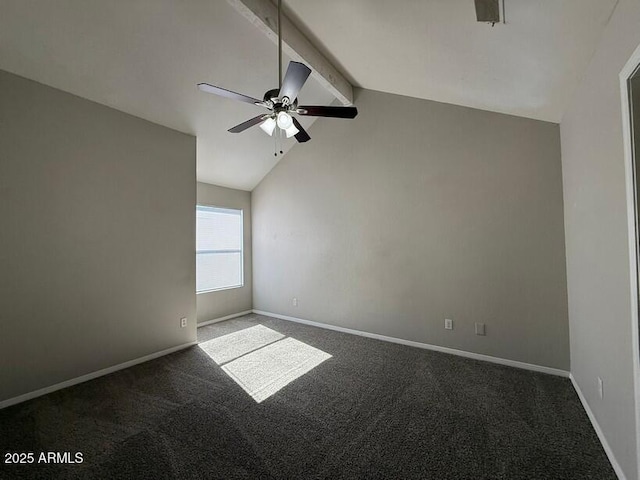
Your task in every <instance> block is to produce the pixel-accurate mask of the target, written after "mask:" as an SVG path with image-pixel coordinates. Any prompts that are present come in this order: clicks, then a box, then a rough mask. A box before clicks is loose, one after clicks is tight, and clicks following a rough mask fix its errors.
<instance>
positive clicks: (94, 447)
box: [0, 315, 616, 480]
mask: <svg viewBox="0 0 640 480" xmlns="http://www.w3.org/2000/svg"><path fill="white" fill-rule="evenodd" d="M258 323H260V324H263V325H265V326H267V327H269V328H271V329H273V330H277V331H278V332H280V333H283V334H285V335H287V336H290V337H293V338H295V339H297V340H300V341H303V342H305V343H307V344H309V345H312V346H314V347H316V348H319V349H321V350H323V351H325V352H327V353H330V354H331V355H332V356H333V357H332V358H331V359H329V360H327V361H325V362H324V363H322V364H321V365H319V366H318V367H316V368H314V369H313V370H311V371H310V372H309V373H307V374H306V375H304V376H302V377H300V378H298V379H297V380H295V381H293V382H292V383H290V384H289V385H287V386H286V387H284V388H283V389H282V390H280V391H279V392H278V393H276V394H275V395H273V396H272V397H270V398H268V399H266V400H265V401H264V402H262V403H260V404H258V403H256V402H255V401H254V400H253V399H252V398H251V397H250V396H249V395H248V394H247V393H246V392H245V391H244V390H242V388H240V387H239V386H238V385H237V384H236V383H235V382H234V381H233V380H232V379H231V378H229V377H228V376H227V375H226V374H225V373H224V372H223V371H222V369H221V368H220V367H219V366H217V365H216V364H215V362H213V361H212V360H211V359H210V358H209V357H208V356H207V355H206V354H205V353H204V352H202V350H201V349H200V348H198V347H193V348H190V349H188V350H184V351H181V352H178V353H175V354H172V355H169V356H166V357H163V358H160V359H157V360H154V361H151V362H148V363H145V364H142V365H138V366H136V367H132V368H129V369H127V370H123V371H120V372H117V373H114V374H112V375H108V376H106V377H102V378H99V379H96V380H93V381H91V382H87V383H84V384H81V385H77V386H75V387H71V388H68V389H65V390H62V391H59V392H55V393H52V394H50V395H47V396H45V397H41V398H38V399H35V400H32V401H29V402H26V403H23V404H20V405H16V406H13V407H10V408H7V409H4V410H1V411H0V452H2V454H3V455H2V457H3V460H4V453H5V452H36V453H37V452H42V451H45V452H46V451H57V452H67V451H69V452H82V453H83V456H84V462H83V463H82V464H75V465H45V464H40V465H4V464H0V478H3V479H13V478H38V479H41V478H42V479H49V478H72V479H76V478H78V479H79V478H83V479H85V478H91V479H154V480H156V479H173V478H177V479H276V478H286V479H303V478H313V479H341V478H344V479H355V478H367V479H376V478H379V479H395V478H402V479H409V478H416V479H418V478H419V479H437V480H445V479H508V480H517V479H527V480H531V479H598V480H605V479H615V478H616V477H615V474H614V472H613V470H612V468H611V466H610V465H609V463H608V461H607V458H606V456H605V454H604V452H603V450H602V447H601V445H600V443H599V442H598V439H597V437H596V434H595V432H594V431H593V428H592V427H591V425H590V423H589V420H588V418H587V416H586V414H585V412H584V410H583V409H582V407H581V405H580V401H579V399H578V397H577V395H576V393H575V392H574V390H573V388H572V386H571V383H570V382H569V380H567V379H564V378H558V377H554V376H550V375H545V374H539V373H534V372H529V371H525V370H518V369H514V368H509V367H503V366H500V365H493V364H489V363H483V362H478V361H474V360H468V359H464V358H460V357H455V356H450V355H446V354H441V353H437V352H430V351H426V350H420V349H415V348H410V347H405V346H401V345H395V344H392V343H386V342H380V341H376V340H371V339H367V338H363V337H357V336H352V335H346V334H342V333H337V332H332V331H328V330H323V329H317V328H313V327H308V326H304V325H298V324H295V323H289V322H285V321H281V320H276V319H272V318H268V317H263V316H258V315H249V316H246V317H242V318H239V319H235V320H231V321H227V322H223V323H219V324H216V325H211V326H208V327H204V328H201V329H200V330H199V335H200V341H204V340H208V339H211V338H214V337H218V336H221V335H225V334H227V333H231V332H234V331H237V330H240V329H243V328H247V327H250V326H253V325H255V324H258Z"/></svg>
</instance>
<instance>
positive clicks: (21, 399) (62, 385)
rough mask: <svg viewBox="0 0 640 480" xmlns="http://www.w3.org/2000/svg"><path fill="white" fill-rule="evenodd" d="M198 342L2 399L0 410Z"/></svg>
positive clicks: (184, 344)
mask: <svg viewBox="0 0 640 480" xmlns="http://www.w3.org/2000/svg"><path fill="white" fill-rule="evenodd" d="M197 344H198V342H189V343H183V344H182V345H178V346H177V347H172V348H167V349H166V350H161V351H160V352H155V353H152V354H150V355H145V356H144V357H140V358H135V359H133V360H129V361H128V362H124V363H120V364H118V365H114V366H113V367H107V368H103V369H102V370H98V371H95V372H91V373H87V374H86V375H82V376H80V377H76V378H72V379H71V380H65V381H64V382H60V383H56V384H55V385H50V386H48V387H45V388H41V389H39V390H35V391H33V392H29V393H25V394H23V395H19V396H17V397H13V398H9V399H7V400H2V401H0V410H2V409H3V408H6V407H10V406H11V405H15V404H17V403H22V402H26V401H27V400H31V399H33V398H36V397H41V396H42V395H46V394H48V393H52V392H55V391H56V390H61V389H63V388H67V387H71V386H72V385H77V384H78V383H83V382H87V381H89V380H93V379H94V378H98V377H102V376H104V375H108V374H110V373H113V372H117V371H118V370H124V369H125V368H129V367H133V366H134V365H138V364H139V363H144V362H148V361H149V360H153V359H155V358H159V357H163V356H165V355H169V354H170V353H174V352H177V351H178V350H183V349H185V348H189V347H191V346H193V345H197Z"/></svg>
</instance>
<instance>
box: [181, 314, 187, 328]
mask: <svg viewBox="0 0 640 480" xmlns="http://www.w3.org/2000/svg"><path fill="white" fill-rule="evenodd" d="M186 326H187V317H182V318H181V319H180V327H181V328H184V327H186Z"/></svg>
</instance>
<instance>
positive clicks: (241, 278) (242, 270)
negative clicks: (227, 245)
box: [195, 203, 244, 295]
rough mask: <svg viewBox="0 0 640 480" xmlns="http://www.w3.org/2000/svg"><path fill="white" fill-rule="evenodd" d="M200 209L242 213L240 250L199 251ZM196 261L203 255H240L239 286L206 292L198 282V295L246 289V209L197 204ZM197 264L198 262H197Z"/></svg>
mask: <svg viewBox="0 0 640 480" xmlns="http://www.w3.org/2000/svg"><path fill="white" fill-rule="evenodd" d="M198 208H206V209H212V210H219V211H223V212H224V211H232V212H234V213H235V212H240V250H224V252H223V251H220V252H218V251H212V250H203V251H201V252H199V251H198V222H197V213H198ZM195 233H196V252H195V253H196V259H197V258H198V255H199V254H201V253H209V254H211V253H240V284H239V285H231V286H228V287H220V288H209V289H206V290H198V286H197V282H196V295H200V294H203V293H212V292H221V291H223V290H233V289H236V288H242V287H244V209H242V208H229V207H218V206H217V205H208V204H204V203H196V232H195ZM196 264H197V262H196ZM197 275H198V273H197V269H196V278H197Z"/></svg>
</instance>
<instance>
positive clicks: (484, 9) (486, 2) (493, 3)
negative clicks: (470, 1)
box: [475, 0, 500, 24]
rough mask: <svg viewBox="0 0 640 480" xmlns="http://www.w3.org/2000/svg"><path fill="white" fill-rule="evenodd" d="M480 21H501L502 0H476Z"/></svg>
mask: <svg viewBox="0 0 640 480" xmlns="http://www.w3.org/2000/svg"><path fill="white" fill-rule="evenodd" d="M475 2H476V18H477V19H478V21H479V22H485V23H492V24H493V23H500V0H475Z"/></svg>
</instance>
